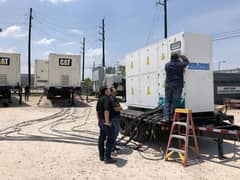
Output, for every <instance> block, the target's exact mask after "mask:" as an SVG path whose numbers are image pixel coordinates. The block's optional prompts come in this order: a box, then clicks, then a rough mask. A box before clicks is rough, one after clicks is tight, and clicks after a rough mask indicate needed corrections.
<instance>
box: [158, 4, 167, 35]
mask: <svg viewBox="0 0 240 180" xmlns="http://www.w3.org/2000/svg"><path fill="white" fill-rule="evenodd" d="M156 5H157V6H158V5H161V6H163V7H164V38H165V39H167V37H168V27H167V0H164V1H163V2H162V1H161V0H159V1H157V3H156Z"/></svg>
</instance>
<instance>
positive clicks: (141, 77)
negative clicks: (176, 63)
mask: <svg viewBox="0 0 240 180" xmlns="http://www.w3.org/2000/svg"><path fill="white" fill-rule="evenodd" d="M174 52H178V53H180V54H183V55H185V56H187V57H188V59H189V60H190V64H189V66H188V67H187V68H186V70H185V73H184V89H183V93H182V99H181V102H182V104H183V106H184V107H185V108H190V109H192V111H193V112H209V111H213V110H214V96H213V65H212V39H211V37H210V36H208V35H202V34H196V33H188V32H182V33H179V34H176V35H174V36H171V37H169V38H168V39H165V40H162V41H161V42H158V43H155V44H152V45H149V46H147V47H144V48H142V49H139V50H137V51H135V52H132V53H130V54H128V55H127V56H126V58H125V66H126V88H127V105H128V106H129V107H134V108H146V109H154V108H156V107H158V106H159V105H161V104H164V100H165V78H166V73H165V64H166V63H167V62H168V61H169V60H170V56H171V54H172V53H174Z"/></svg>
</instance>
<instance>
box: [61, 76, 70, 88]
mask: <svg viewBox="0 0 240 180" xmlns="http://www.w3.org/2000/svg"><path fill="white" fill-rule="evenodd" d="M61 81H62V86H69V76H68V75H62V76H61Z"/></svg>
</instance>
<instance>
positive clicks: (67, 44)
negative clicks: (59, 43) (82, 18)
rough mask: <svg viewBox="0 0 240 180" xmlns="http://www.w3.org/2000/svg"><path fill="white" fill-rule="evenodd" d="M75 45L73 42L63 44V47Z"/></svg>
mask: <svg viewBox="0 0 240 180" xmlns="http://www.w3.org/2000/svg"><path fill="white" fill-rule="evenodd" d="M75 44H77V43H76V42H74V41H70V42H65V43H63V46H71V45H75Z"/></svg>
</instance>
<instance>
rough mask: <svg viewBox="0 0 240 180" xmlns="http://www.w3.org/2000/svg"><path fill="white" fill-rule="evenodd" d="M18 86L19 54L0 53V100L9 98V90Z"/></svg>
mask: <svg viewBox="0 0 240 180" xmlns="http://www.w3.org/2000/svg"><path fill="white" fill-rule="evenodd" d="M18 84H19V85H20V54H15V53H0V98H9V100H10V98H11V89H12V88H15V87H16V86H17V85H18Z"/></svg>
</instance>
